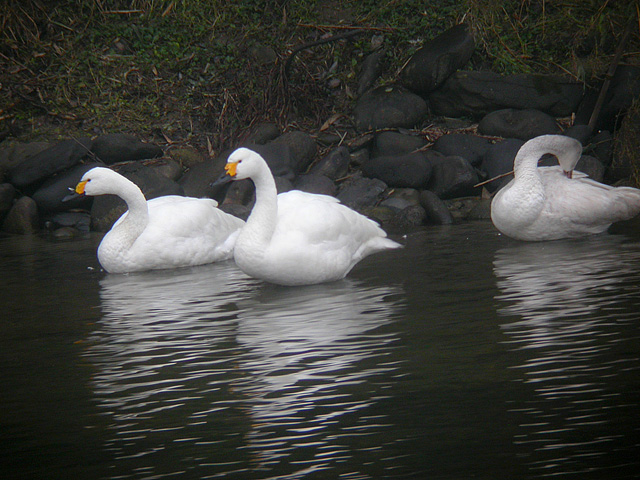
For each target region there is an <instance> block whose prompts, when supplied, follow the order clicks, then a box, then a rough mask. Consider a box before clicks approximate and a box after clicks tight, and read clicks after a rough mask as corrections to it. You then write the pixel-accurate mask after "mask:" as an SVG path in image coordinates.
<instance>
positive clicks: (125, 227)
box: [111, 178, 149, 246]
mask: <svg viewBox="0 0 640 480" xmlns="http://www.w3.org/2000/svg"><path fill="white" fill-rule="evenodd" d="M122 180H123V181H122V182H119V183H118V187H117V189H116V190H117V191H114V192H113V193H114V194H116V195H118V196H119V197H120V198H122V199H123V200H124V201H125V202H126V204H127V209H128V213H127V216H126V217H125V218H124V219H123V220H122V222H120V223H119V224H118V225H116V226H115V227H114V228H113V229H112V230H111V231H112V232H113V234H114V235H117V236H118V238H119V240H120V241H121V242H123V244H124V245H125V246H130V245H131V244H133V242H135V240H136V239H137V238H138V237H139V236H140V234H141V233H142V232H143V231H144V229H145V228H146V227H147V224H148V223H149V208H148V206H147V200H146V199H145V197H144V195H143V194H142V191H141V190H140V189H139V188H138V186H137V185H136V184H134V183H133V182H131V181H129V180H127V179H124V178H123V179H122Z"/></svg>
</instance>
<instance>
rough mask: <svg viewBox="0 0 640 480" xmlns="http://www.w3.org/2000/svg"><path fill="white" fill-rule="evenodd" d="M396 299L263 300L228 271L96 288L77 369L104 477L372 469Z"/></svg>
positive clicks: (352, 289)
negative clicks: (345, 466)
mask: <svg viewBox="0 0 640 480" xmlns="http://www.w3.org/2000/svg"><path fill="white" fill-rule="evenodd" d="M398 293H399V292H398V288H396V287H389V286H376V287H368V286H364V285H360V284H358V283H357V282H355V281H350V280H344V281H340V282H336V283H332V284H325V285H316V286H310V287H301V288H284V287H275V286H271V285H267V284H264V283H262V282H259V281H255V280H253V279H250V278H249V277H247V276H246V275H244V274H243V273H242V272H241V271H240V270H238V269H237V268H236V267H235V266H234V265H233V264H231V263H223V264H213V265H207V266H203V267H194V268H189V269H180V270H174V271H166V272H162V271H157V272H146V273H144V274H133V275H127V276H125V275H109V276H107V277H105V278H104V279H103V280H102V282H101V299H102V309H103V318H102V320H101V322H100V324H99V325H98V328H97V330H96V331H95V333H94V334H93V335H92V338H90V346H89V348H88V349H87V352H86V358H87V359H88V360H89V361H90V362H91V363H92V364H93V365H94V366H95V367H96V373H95V375H94V376H93V389H94V392H95V396H96V398H97V401H98V403H99V406H100V407H101V409H102V411H103V412H104V413H105V415H107V417H108V418H109V421H110V424H109V426H108V429H109V431H110V434H109V435H108V436H109V441H108V442H107V445H106V448H107V450H108V451H109V452H111V454H112V456H113V459H114V460H113V462H114V464H113V466H112V467H113V474H114V476H120V477H121V478H145V476H153V475H169V474H180V473H184V472H185V471H188V470H190V471H191V472H192V474H194V475H198V476H199V477H203V476H206V475H220V474H224V475H225V478H263V477H262V475H264V474H265V472H266V471H269V472H271V473H272V474H274V475H275V474H278V475H283V476H284V477H285V478H286V476H288V475H296V474H297V473H296V472H298V473H299V472H312V471H322V470H326V469H330V468H340V467H336V465H338V464H340V463H344V462H345V458H347V457H349V456H353V455H361V456H364V457H366V460H372V459H374V460H375V459H376V455H381V453H379V452H381V450H380V449H381V444H382V443H384V442H385V441H389V442H392V440H393V439H390V438H387V436H388V432H387V429H386V426H385V425H384V415H383V414H382V413H380V408H381V407H380V408H376V405H377V404H379V403H380V402H384V401H385V398H386V397H384V394H383V391H384V389H385V385H388V384H390V383H391V381H392V378H390V377H392V376H393V374H394V371H395V369H396V368H397V367H396V366H395V365H393V363H392V362H390V361H386V354H387V353H388V352H389V350H390V349H391V348H395V333H389V332H388V331H386V330H385V331H386V332H387V333H384V331H383V330H381V329H380V327H383V326H384V325H386V324H389V323H390V322H391V321H392V319H393V318H394V316H396V315H397V314H398V309H399V305H398V300H397V298H399V296H398V295H397V294H398ZM385 435H386V436H385ZM355 439H357V441H356V440H355ZM367 439H371V440H367ZM368 442H371V443H372V448H371V449H370V450H367V449H366V448H364V447H363V446H364V445H366V444H367V443H368ZM354 443H357V444H358V448H356V447H354V446H350V445H352V444H354ZM374 446H375V447H374ZM356 450H357V451H356ZM362 461H363V462H364V459H362ZM388 461H391V460H388ZM374 463H378V464H380V463H381V462H378V461H374ZM382 463H384V462H382ZM349 468H350V469H351V470H349V471H353V469H354V468H357V467H354V465H353V463H351V465H350V466H349ZM376 468H382V467H380V466H377V467H376ZM133 472H135V473H133ZM140 472H143V474H142V473H140Z"/></svg>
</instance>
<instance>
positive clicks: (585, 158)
mask: <svg viewBox="0 0 640 480" xmlns="http://www.w3.org/2000/svg"><path fill="white" fill-rule="evenodd" d="M575 169H576V170H577V171H579V172H582V173H586V174H587V175H589V178H592V179H593V180H595V181H596V182H602V180H603V179H604V172H605V168H604V165H602V163H601V162H600V160H598V159H597V158H595V157H592V156H591V155H582V156H581V157H580V160H578V163H577V165H576V168H575Z"/></svg>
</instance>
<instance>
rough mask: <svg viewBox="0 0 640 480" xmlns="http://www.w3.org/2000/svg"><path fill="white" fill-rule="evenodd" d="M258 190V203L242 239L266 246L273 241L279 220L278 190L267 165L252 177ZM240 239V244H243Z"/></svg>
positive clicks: (263, 165) (248, 220)
mask: <svg viewBox="0 0 640 480" xmlns="http://www.w3.org/2000/svg"><path fill="white" fill-rule="evenodd" d="M252 180H253V183H254V185H255V188H256V202H255V205H254V206H253V210H252V211H251V214H250V215H249V218H248V219H247V223H246V225H245V227H244V228H243V229H242V233H241V237H244V239H243V240H249V239H250V241H251V242H252V243H253V244H254V245H256V244H260V245H262V246H266V245H268V244H269V242H270V241H271V237H272V236H273V232H274V231H275V227H276V223H277V219H278V190H277V188H276V182H275V180H274V179H273V176H272V174H271V170H269V167H268V166H267V164H266V163H264V164H262V165H261V169H260V172H259V173H258V174H257V175H254V176H252ZM243 240H241V238H240V237H239V238H238V242H242V241H243Z"/></svg>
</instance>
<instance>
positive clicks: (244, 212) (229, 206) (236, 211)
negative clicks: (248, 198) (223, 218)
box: [218, 203, 251, 222]
mask: <svg viewBox="0 0 640 480" xmlns="http://www.w3.org/2000/svg"><path fill="white" fill-rule="evenodd" d="M218 208H220V210H222V211H223V212H225V213H228V214H229V215H233V216H234V217H238V218H240V219H242V220H244V221H245V222H246V221H247V218H249V215H250V214H251V207H249V206H247V205H240V204H239V203H225V204H222V205H220V206H219V207H218Z"/></svg>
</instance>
